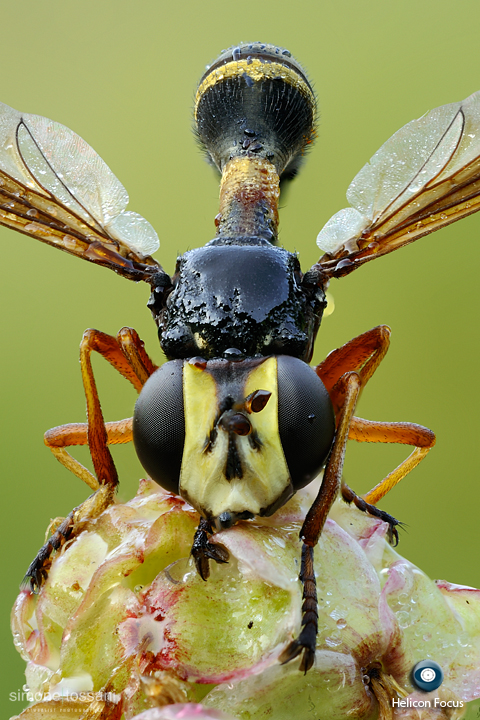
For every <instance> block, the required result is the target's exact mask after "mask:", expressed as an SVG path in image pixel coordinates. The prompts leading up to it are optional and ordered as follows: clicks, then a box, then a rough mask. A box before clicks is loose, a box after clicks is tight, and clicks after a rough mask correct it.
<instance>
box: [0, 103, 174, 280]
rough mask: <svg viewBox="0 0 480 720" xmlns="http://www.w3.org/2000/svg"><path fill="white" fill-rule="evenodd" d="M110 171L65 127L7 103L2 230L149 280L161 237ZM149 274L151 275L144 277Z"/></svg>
mask: <svg viewBox="0 0 480 720" xmlns="http://www.w3.org/2000/svg"><path fill="white" fill-rule="evenodd" d="M127 204H128V194H127V191H126V190H125V188H124V187H123V185H122V184H121V182H120V181H119V180H118V179H117V178H116V177H115V175H114V174H113V172H112V171H111V170H110V168H109V167H108V165H107V164H106V163H105V162H104V161H103V160H102V159H101V157H99V155H97V153H96V152H95V151H94V150H93V149H92V148H91V147H90V145H88V144H87V143H86V142H85V141H84V140H82V138H81V137H79V136H78V135H76V134H75V133H74V132H72V130H69V129H68V128H67V127H65V126H64V125H61V124H60V123H57V122H53V121H52V120H48V119H47V118H44V117H41V116H39V115H29V114H26V113H20V112H18V111H17V110H14V109H13V108H11V107H9V106H8V105H4V104H3V103H0V224H2V225H6V226H7V227H10V228H13V229H14V230H18V231H19V232H22V233H25V234H26V235H31V236H32V237H36V238H38V239H39V240H41V241H42V242H46V243H48V244H50V245H54V246H55V247H58V248H60V249H61V250H65V251H66V252H69V253H71V254H73V255H78V256H79V257H82V258H84V259H85V260H89V261H91V262H96V263H99V264H102V265H106V266H107V267H110V268H111V269H113V270H115V271H116V272H119V273H120V274H122V275H124V276H126V277H129V278H131V279H135V280H139V279H145V280H147V279H148V278H149V277H151V276H152V274H154V273H155V271H158V270H159V269H161V268H160V265H158V263H157V262H156V261H155V260H153V258H151V257H150V253H152V252H154V251H155V250H156V249H157V248H158V246H159V241H158V236H157V234H156V232H155V230H154V229H153V227H152V226H151V225H150V223H149V222H147V220H145V218H143V217H142V216H141V215H138V214H137V213H134V212H130V211H126V210H125V208H126V206H127ZM142 273H143V275H144V277H142Z"/></svg>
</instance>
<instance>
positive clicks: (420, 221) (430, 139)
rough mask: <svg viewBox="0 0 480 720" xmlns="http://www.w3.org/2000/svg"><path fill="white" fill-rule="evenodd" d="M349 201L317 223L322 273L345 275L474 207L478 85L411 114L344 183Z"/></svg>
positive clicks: (479, 143) (479, 192)
mask: <svg viewBox="0 0 480 720" xmlns="http://www.w3.org/2000/svg"><path fill="white" fill-rule="evenodd" d="M347 199H348V201H349V202H350V204H351V207H349V208H345V209H344V210H340V212H338V213H337V214H336V215H334V216H333V217H332V218H331V219H330V220H329V221H328V222H327V224H326V225H325V227H324V228H323V229H322V230H321V231H320V233H319V235H318V238H317V244H318V246H319V247H320V249H321V250H323V251H324V252H325V253H326V255H324V256H323V257H322V258H321V259H320V261H319V263H318V264H319V266H320V267H321V268H322V271H324V272H325V274H326V275H327V276H330V277H338V276H341V275H346V274H348V273H350V272H352V270H354V269H355V268H357V267H359V266H360V265H362V264H363V263H364V262H367V261H368V260H372V259H373V258H375V257H380V256H381V255H385V254H386V253H389V252H391V251H392V250H396V249H397V248H399V247H402V246H403V245H407V244H408V243H411V242H413V241H414V240H417V239H418V238H420V237H423V235H427V234H428V233H431V232H433V231H434V230H438V229H439V228H441V227H443V226H445V225H448V224H450V223H452V222H455V220H460V219H461V218H463V217H466V216H467V215H470V214H471V213H474V212H476V211H477V210H479V209H480V91H479V92H476V93H474V94H473V95H470V97H468V98H467V99H466V100H464V101H463V102H459V103H451V104H450V105H443V106H442V107H439V108H435V110H432V111H431V112H429V113H427V114H426V115H424V116H423V117H421V118H419V119H418V120H412V122H409V123H408V124H407V125H405V126H404V127H403V128H401V129H400V130H399V131H398V132H396V133H395V135H393V136H392V137H391V138H390V139H389V140H387V142H386V143H385V144H384V145H382V147H381V148H380V150H378V151H377V152H376V153H375V155H374V156H373V157H372V158H371V159H370V162H368V163H367V165H365V166H364V167H363V168H362V169H361V170H360V172H359V173H358V175H357V176H356V177H355V178H354V180H353V182H352V183H351V185H350V187H349V188H348V191H347Z"/></svg>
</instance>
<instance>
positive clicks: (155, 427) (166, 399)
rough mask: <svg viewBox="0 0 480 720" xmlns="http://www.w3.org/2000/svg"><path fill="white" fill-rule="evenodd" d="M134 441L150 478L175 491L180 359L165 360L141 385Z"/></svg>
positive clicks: (181, 422) (180, 429) (181, 426)
mask: <svg viewBox="0 0 480 720" xmlns="http://www.w3.org/2000/svg"><path fill="white" fill-rule="evenodd" d="M133 442H134V445H135V450H136V451H137V455H138V459H139V460H140V462H141V463H142V465H143V467H144V468H145V470H146V471H147V473H148V474H149V476H150V477H151V478H152V480H155V482H157V483H158V484H159V485H161V486H162V487H163V488H165V490H170V492H173V493H178V484H179V478H180V468H181V465H182V455H183V446H184V443H185V416H184V409H183V360H171V361H170V362H167V363H165V364H164V365H162V366H161V367H160V368H158V370H156V371H155V372H154V373H153V375H152V376H151V377H149V378H148V380H147V382H146V383H145V385H144V386H143V388H142V392H141V393H140V396H139V398H138V400H137V404H136V405H135V412H134V414H133Z"/></svg>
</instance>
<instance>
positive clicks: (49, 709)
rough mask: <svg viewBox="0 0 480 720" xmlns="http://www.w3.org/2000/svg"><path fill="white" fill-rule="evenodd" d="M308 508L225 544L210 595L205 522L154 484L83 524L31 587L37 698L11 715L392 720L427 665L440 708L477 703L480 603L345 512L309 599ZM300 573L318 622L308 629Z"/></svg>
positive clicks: (21, 618)
mask: <svg viewBox="0 0 480 720" xmlns="http://www.w3.org/2000/svg"><path fill="white" fill-rule="evenodd" d="M310 504H311V491H307V490H306V489H304V490H301V491H300V492H298V493H297V494H296V495H295V496H294V497H293V498H292V499H291V500H290V501H289V502H288V503H286V504H285V505H284V506H283V507H282V508H280V510H279V511H278V512H277V513H276V514H275V515H274V516H272V517H269V518H263V519H256V520H249V521H240V522H238V523H237V524H236V525H235V526H234V527H230V528H229V529H228V530H222V531H221V532H217V534H216V535H215V540H216V541H217V539H218V542H219V543H222V545H224V546H225V552H227V551H228V553H229V562H228V563H226V564H222V565H221V566H218V568H215V572H213V569H212V573H211V576H210V578H209V580H208V583H205V582H204V581H203V580H202V578H201V576H200V575H199V573H198V572H197V569H196V567H195V559H192V557H191V539H192V537H193V535H194V533H195V531H196V530H197V528H198V526H199V522H200V517H199V515H198V513H197V512H195V511H194V509H193V508H192V507H191V506H190V505H188V504H187V503H186V502H185V501H184V500H182V499H181V498H180V497H178V496H176V495H173V494H170V493H167V492H165V491H163V490H161V489H159V488H158V486H157V485H156V484H155V483H154V482H153V481H150V480H148V481H147V480H145V481H142V482H141V484H140V488H139V491H138V493H137V495H136V497H135V498H133V499H132V500H130V501H129V502H128V503H126V504H120V503H118V504H111V505H110V506H109V507H107V508H106V509H105V510H104V511H103V512H102V513H101V514H100V515H99V516H98V517H97V518H96V519H95V520H91V519H89V520H86V521H85V523H84V526H83V530H82V531H81V532H80V533H78V534H77V535H76V537H75V542H72V543H66V544H65V546H64V547H63V549H62V552H61V553H57V554H56V555H54V556H53V557H52V562H51V567H50V571H49V573H48V577H47V578H46V579H45V581H44V582H43V584H42V587H41V588H40V591H39V592H38V594H34V593H32V592H31V591H30V590H29V589H24V590H23V591H22V592H21V593H20V595H19V597H18V599H17V601H16V603H15V607H14V610H13V614H12V628H13V633H14V637H15V644H16V646H17V648H18V650H19V651H20V652H21V654H22V656H23V658H24V659H25V660H27V661H28V674H27V683H28V693H30V694H31V699H32V701H33V702H34V704H33V705H31V707H29V708H27V709H26V710H25V711H24V712H23V713H22V714H21V715H20V717H19V720H33V719H35V720H42V718H52V717H60V715H62V716H63V715H64V714H70V715H71V716H72V717H78V718H80V717H87V715H88V717H89V718H92V719H94V720H99V719H100V718H101V719H102V720H118V718H120V717H122V718H125V720H133V718H137V716H138V715H139V713H144V714H145V717H146V718H147V717H148V718H150V720H151V718H153V717H155V718H157V717H158V718H163V717H164V714H165V717H168V718H173V717H177V715H176V714H175V713H177V712H178V711H179V708H180V707H181V708H182V712H184V715H182V717H185V718H188V717H189V714H188V713H189V712H193V710H194V709H195V708H196V710H195V712H196V714H195V715H194V717H196V718H205V719H206V718H213V717H215V718H217V719H218V717H222V720H225V719H224V718H223V713H225V714H226V717H227V718H229V719H230V720H232V718H233V719H235V718H236V719H237V720H239V719H240V718H244V717H245V716H246V714H247V712H248V713H249V717H250V718H253V719H254V720H255V719H257V720H258V719H259V718H261V717H264V716H265V713H266V714H268V715H269V716H270V717H272V718H273V717H274V718H275V720H290V719H291V718H292V717H294V718H295V720H309V719H310V718H311V717H312V704H313V706H314V707H315V717H328V718H329V720H343V719H344V718H345V717H347V716H349V717H355V718H358V719H359V720H371V719H372V718H374V717H375V718H376V717H380V718H385V717H391V718H397V717H400V716H399V715H396V714H395V713H396V712H397V706H396V705H395V706H392V703H393V701H395V702H396V703H397V702H398V701H399V700H401V701H402V702H404V701H407V700H408V699H409V698H414V697H417V696H418V691H417V690H416V689H415V687H414V686H413V684H412V682H413V681H412V679H411V671H412V668H414V667H415V666H416V664H417V663H418V662H419V661H420V660H423V659H425V658H433V659H434V660H435V662H436V663H438V665H440V667H441V668H442V671H443V675H444V679H443V683H442V685H441V687H440V688H438V690H436V691H435V692H436V693H437V694H438V698H439V701H441V702H443V701H445V702H447V700H448V701H451V700H452V698H453V699H454V700H455V702H457V703H460V702H461V703H464V702H466V701H468V700H472V699H474V698H475V697H476V696H477V695H478V682H477V680H476V678H478V667H479V666H480V642H479V638H480V591H478V590H474V589H472V588H465V587H464V586H456V585H450V584H449V583H446V582H440V583H437V584H435V583H434V582H432V581H431V580H429V579H428V578H427V577H426V576H425V575H424V574H423V573H422V572H421V571H420V570H419V569H418V568H416V567H414V566H413V565H412V564H411V563H410V562H409V561H408V560H405V559H404V558H402V557H400V555H398V554H397V553H396V551H395V550H394V549H393V548H392V547H391V545H390V544H389V543H388V538H387V535H388V524H386V523H384V522H383V521H382V520H380V519H379V518H372V517H370V516H369V515H367V514H364V513H359V512H358V511H357V510H356V508H355V507H353V506H348V505H346V504H345V503H344V502H343V501H342V500H338V501H337V502H336V503H335V504H334V506H333V508H332V511H331V513H330V516H329V518H328V519H327V522H326V524H325V527H324V530H323V532H322V535H321V537H320V540H319V543H318V545H317V547H316V549H315V559H314V561H313V566H311V559H312V553H311V552H310V549H309V548H307V550H304V552H303V557H304V563H303V567H302V578H303V581H304V587H305V592H304V598H303V600H302V587H301V583H300V582H299V581H298V570H299V568H298V557H299V555H300V551H301V546H300V545H301V544H300V541H299V538H298V532H299V528H300V526H301V523H302V520H303V518H304V516H305V513H306V511H307V509H308V507H309V505H310ZM206 525H207V523H206V521H202V522H200V528H199V530H198V533H199V534H200V533H204V535H205V538H207V537H208V536H209V530H208V528H207V527H206ZM202 542H203V541H202ZM207 546H208V542H207ZM211 547H215V548H217V550H218V547H220V546H219V545H216V544H214V543H212V544H211ZM220 554H221V551H220ZM213 559H214V560H217V557H214V558H213ZM207 560H208V558H207ZM310 576H313V577H316V587H317V594H318V620H317V616H316V615H315V617H314V618H313V617H312V618H310V620H309V622H307V623H306V624H305V625H304V627H303V629H301V627H300V623H301V617H302V604H304V603H305V601H306V600H307V599H308V600H310V599H312V598H311V595H312V592H314V588H315V586H314V585H313V586H310ZM304 610H305V608H304ZM317 623H318V635H317V637H316V645H315V644H313V643H314V640H313V638H314V636H315V634H316V632H313V631H316V626H317ZM312 632H313V634H312ZM296 637H297V638H298V640H297V641H296V642H295V641H293V643H292V640H293V639H294V638H296ZM285 648H287V650H285ZM292 648H293V649H294V650H295V649H298V650H299V652H298V656H299V657H297V658H296V659H294V655H295V654H297V653H296V652H293V651H292ZM459 648H461V652H459ZM286 655H287V657H286ZM285 659H290V660H291V661H290V662H287V663H286V664H283V665H282V664H280V662H279V661H280V660H285ZM308 668H309V669H308ZM307 669H308V672H307V673H306V674H305V670H307ZM206 685H208V686H210V687H209V690H208V692H207V694H206V695H205V694H204V692H205V686H206ZM199 693H201V697H202V698H203V699H202V706H201V707H200V706H198V705H197V704H196V703H197V701H198V697H199ZM430 696H432V697H433V695H432V693H430V694H429V697H430ZM28 697H30V695H29V696H28ZM442 698H443V699H442ZM179 703H180V705H179ZM159 706H167V708H168V709H167V708H165V709H162V710H161V709H160V707H159ZM149 708H150V710H149ZM391 710H393V714H390V715H389V714H388V712H390V711H391ZM398 712H400V711H398ZM169 713H170V714H169ZM382 713H383V714H382ZM386 713H387V714H386ZM140 717H143V715H140ZM432 717H433V716H432Z"/></svg>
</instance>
